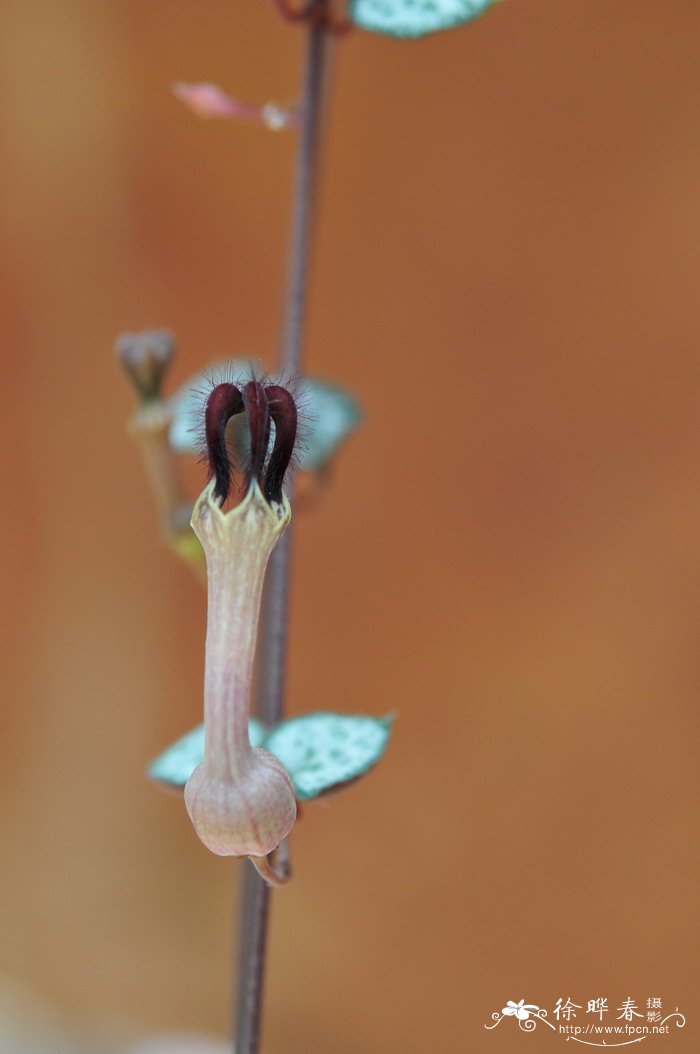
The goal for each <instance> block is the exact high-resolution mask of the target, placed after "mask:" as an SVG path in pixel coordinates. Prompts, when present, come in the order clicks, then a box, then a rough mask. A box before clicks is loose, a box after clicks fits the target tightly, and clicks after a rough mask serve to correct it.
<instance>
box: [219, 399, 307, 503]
mask: <svg viewBox="0 0 700 1054" xmlns="http://www.w3.org/2000/svg"><path fill="white" fill-rule="evenodd" d="M243 412H245V413H246V415H247V419H248V428H249V431H250V462H249V465H248V468H247V473H246V484H249V483H250V482H251V481H253V480H254V481H255V482H256V483H257V484H258V486H259V487H260V489H261V490H262V492H263V494H264V496H265V498H266V499H267V500H268V501H269V502H275V503H279V502H281V500H282V483H283V481H284V476H285V473H286V471H287V469H288V468H289V462H290V461H291V458H292V454H293V452H294V443H295V441H296V434H297V408H296V404H295V402H294V399H293V398H292V396H291V395H290V394H289V392H288V391H287V389H286V388H283V387H282V386H281V385H279V384H268V385H266V386H263V385H262V384H261V383H260V382H259V381H248V383H247V384H245V385H243V387H242V389H239V388H238V387H237V386H236V385H235V384H219V385H217V386H216V388H214V390H213V391H212V393H211V395H210V396H209V399H208V401H207V406H206V410H205V412H204V431H205V439H206V444H207V456H208V459H209V471H210V473H211V476H212V478H213V480H214V488H213V495H214V497H215V498H218V499H219V500H220V501H221V502H224V501H225V500H226V498H227V497H228V495H229V492H230V489H231V462H230V456H229V449H228V444H227V441H226V426H227V425H228V423H229V421H230V420H231V418H232V417H235V416H236V414H240V413H243ZM272 425H274V427H275V441H274V444H273V447H272V452H271V453H270V455H269V457H268V447H269V445H270V431H271V427H272Z"/></svg>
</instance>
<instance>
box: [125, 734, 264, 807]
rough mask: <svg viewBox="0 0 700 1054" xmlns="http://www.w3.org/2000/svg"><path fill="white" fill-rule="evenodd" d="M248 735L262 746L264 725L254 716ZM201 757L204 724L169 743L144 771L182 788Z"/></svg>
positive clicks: (153, 778) (252, 740)
mask: <svg viewBox="0 0 700 1054" xmlns="http://www.w3.org/2000/svg"><path fill="white" fill-rule="evenodd" d="M248 735H249V736H250V742H251V744H252V745H253V746H254V747H259V746H262V743H263V740H264V739H265V726H264V725H263V724H261V723H260V721H256V720H255V718H251V719H250V721H249V722H248ZM203 757H204V725H197V727H196V728H193V729H192V730H191V731H190V732H186V733H185V735H184V736H181V737H180V739H176V740H175V742H174V743H171V744H170V746H169V747H168V748H167V749H166V750H164V751H163V753H162V754H159V755H158V757H157V758H155V760H154V761H152V762H151V763H150V765H149V766H148V769H147V770H146V771H147V772H148V775H149V776H150V777H151V779H152V780H157V781H158V783H166V784H167V785H168V786H170V787H174V788H176V789H177V790H182V788H183V787H184V786H185V784H186V783H187V781H188V779H189V778H190V776H191V775H192V773H193V772H194V770H195V769H196V767H197V765H199V763H200V761H201V760H202V758H203Z"/></svg>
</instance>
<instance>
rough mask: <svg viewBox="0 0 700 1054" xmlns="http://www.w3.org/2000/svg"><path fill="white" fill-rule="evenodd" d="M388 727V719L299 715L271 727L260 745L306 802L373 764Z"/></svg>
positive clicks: (359, 773) (386, 737) (356, 775)
mask: <svg viewBox="0 0 700 1054" xmlns="http://www.w3.org/2000/svg"><path fill="white" fill-rule="evenodd" d="M391 725H392V718H390V717H382V718H376V717H361V716H354V715H353V716H350V715H345V714H329V713H324V712H319V713H313V714H305V715H304V716H303V717H293V718H290V720H288V721H283V722H282V724H280V725H278V726H277V728H274V729H273V730H272V732H270V733H269V735H268V736H267V738H266V740H265V747H266V749H267V750H269V751H270V752H271V753H272V754H275V755H276V756H277V757H278V758H279V759H280V761H281V762H282V764H283V765H284V766H285V768H286V769H287V771H288V772H289V775H290V776H291V777H292V782H293V784H294V790H295V793H296V796H297V798H298V799H299V800H300V801H310V800H311V799H312V798H317V797H318V796H319V795H320V794H323V793H324V792H325V791H329V790H332V789H333V788H334V787H340V786H342V784H344V783H349V782H350V780H354V779H357V777H358V776H361V775H362V774H363V773H364V772H367V770H368V769H370V768H371V767H372V766H373V765H375V764H376V763H377V762H378V761H379V759H380V758H381V756H382V754H383V753H384V751H385V749H386V746H387V743H388V741H389V736H390V735H391Z"/></svg>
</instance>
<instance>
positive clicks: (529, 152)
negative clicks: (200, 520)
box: [0, 0, 700, 1054]
mask: <svg viewBox="0 0 700 1054" xmlns="http://www.w3.org/2000/svg"><path fill="white" fill-rule="evenodd" d="M1 9H2V25H3V32H2V35H1V36H0V51H1V52H2V62H1V67H2V74H1V76H2V100H3V105H2V107H1V110H2V116H1V122H2V123H1V135H0V144H1V145H0V151H1V154H2V165H1V175H0V181H1V184H2V196H3V202H4V207H3V216H2V245H3V248H2V253H1V254H0V269H1V275H0V289H1V291H2V292H1V297H0V317H1V318H2V327H3V340H2V349H3V350H2V355H3V362H4V368H3V372H2V378H3V400H2V403H3V410H2V414H0V428H1V429H2V431H3V452H4V473H3V484H2V486H3V496H4V502H3V509H4V512H3V552H4V559H3V561H2V562H1V564H0V568H1V574H2V585H3V598H4V599H3V604H4V620H3V625H4V631H3V637H2V667H3V679H4V685H3V689H4V690H3V733H2V737H1V739H0V750H1V759H0V761H1V772H2V775H1V777H0V778H1V780H2V798H1V800H0V845H1V846H2V896H1V898H0V934H1V940H0V970H1V971H2V985H1V988H2V1000H1V1001H0V1021H1V1022H2V1029H4V1032H5V1033H6V1034H11V1035H12V1036H13V1037H14V1038H13V1039H8V1038H7V1035H6V1038H5V1039H4V1041H3V1042H4V1048H3V1049H4V1050H7V1051H8V1052H10V1054H16V1052H17V1051H21V1052H22V1054H24V1049H25V1048H24V1047H23V1046H22V1045H21V1044H22V1042H23V1040H21V1039H20V1038H19V1037H20V1034H23V1030H25V1029H26V1028H30V1029H31V1030H33V1032H34V1033H35V1039H36V1035H38V1032H41V1030H42V1029H43V1028H44V1026H45V1025H46V1022H48V1023H49V1024H48V1026H47V1027H48V1031H49V1033H50V1039H49V1040H47V1041H46V1043H45V1045H41V1042H40V1041H39V1040H38V1039H36V1044H37V1045H36V1047H34V1046H32V1047H31V1051H32V1054H34V1050H35V1049H36V1050H39V1049H40V1050H41V1051H42V1052H43V1051H44V1050H49V1051H51V1052H56V1051H59V1050H60V1051H64V1050H70V1051H72V1050H73V1049H74V1045H75V1046H77V1044H79V1043H80V1042H81V1041H82V1043H83V1044H84V1047H82V1048H80V1049H85V1050H90V1051H92V1052H95V1051H100V1052H101V1051H102V1050H103V1049H109V1050H112V1049H116V1046H117V1045H119V1044H122V1043H128V1042H131V1041H133V1040H134V1039H136V1038H138V1037H139V1036H144V1035H148V1034H151V1033H157V1032H162V1031H165V1030H176V1031H177V1030H179V1031H189V1032H198V1033H206V1034H210V1035H213V1036H219V1037H225V1036H226V1034H227V1031H228V1021H229V1004H230V994H231V991H232V967H231V941H232V936H233V934H234V931H235V926H236V923H235V918H234V906H235V889H236V886H237V883H238V880H239V876H240V865H238V864H236V863H234V862H230V861H222V860H220V859H218V858H215V857H213V856H211V855H209V854H208V853H207V852H206V851H205V850H204V848H203V847H202V846H201V845H200V844H199V842H198V841H197V839H196V837H195V836H194V834H193V831H192V829H191V827H190V824H189V822H188V821H187V818H186V816H185V813H184V809H183V807H182V803H181V802H180V801H178V799H177V798H175V797H168V796H167V795H165V794H163V793H161V792H160V791H158V790H157V789H156V788H155V787H153V786H151V785H149V783H148V782H147V781H146V779H145V778H144V776H143V769H144V765H145V764H146V762H147V761H148V760H149V759H150V758H151V756H153V755H154V754H155V753H157V752H158V751H159V750H160V749H162V748H163V747H164V746H165V745H166V744H167V743H169V742H170V741H171V740H172V739H174V738H175V737H177V736H178V735H180V734H181V733H182V732H183V731H185V730H186V729H187V728H189V727H190V726H191V725H193V724H195V723H196V722H197V720H198V719H199V712H200V707H201V679H202V662H203V637H204V616H205V606H204V595H203V592H202V591H201V589H200V587H199V586H198V584H197V583H196V582H195V581H194V580H193V579H191V578H190V577H189V575H188V572H187V570H186V569H184V568H183V567H181V566H180V565H179V564H178V563H177V562H176V561H175V559H174V558H173V557H172V556H171V555H170V554H169V553H168V552H167V551H166V550H165V549H164V548H163V547H162V546H161V543H160V540H159V536H158V530H157V524H156V516H155V512H154V509H153V507H152V503H151V500H150V494H149V492H148V489H147V486H146V483H145V481H144V479H143V477H142V474H141V470H140V464H139V459H138V455H137V452H136V450H135V449H134V448H133V447H132V445H131V444H130V442H129V440H128V437H127V436H126V434H125V430H124V423H125V421H126V419H127V417H128V416H129V414H130V413H131V409H132V399H131V393H130V391H129V390H128V388H127V385H126V383H125V382H124V380H123V378H122V377H121V376H120V375H119V373H118V371H117V368H116V365H115V362H114V360H113V355H112V352H111V345H112V343H113V340H114V338H115V336H116V335H117V334H118V333H119V332H120V331H122V330H124V329H140V328H144V327H150V326H168V327H170V328H171V329H173V330H174V331H175V332H176V334H177V335H178V338H179V343H180V349H181V350H180V355H179V358H178V360H177V363H176V365H175V368H174V371H173V382H174V383H176V382H179V381H181V380H183V379H184V378H185V377H186V376H187V375H188V374H190V373H191V372H193V371H194V370H196V369H198V368H201V367H202V366H204V365H205V364H206V363H207V362H208V361H210V360H212V359H214V358H220V357H222V356H223V357H225V356H227V355H232V356H239V355H245V354H254V355H259V356H261V357H262V358H263V360H264V361H265V362H266V363H267V364H268V365H269V366H272V365H273V364H274V358H275V350H276V343H277V329H278V323H279V315H280V311H279V305H280V301H281V296H282V286H283V279H284V270H285V254H286V248H285V247H286V236H287V228H288V220H289V202H290V178H291V173H292V162H293V148H294V139H293V135H292V134H279V135H275V134H272V133H269V132H267V131H265V130H262V129H257V128H251V127H244V126H236V125H231V124H226V123H215V122H202V121H199V120H198V119H197V118H195V117H194V116H192V115H191V114H190V113H188V112H186V111H185V109H184V108H183V107H182V106H181V105H180V104H179V103H178V102H177V101H176V100H175V99H173V97H172V96H171V94H170V91H169V85H170V83H171V82H173V81H175V80H190V81H197V80H211V81H214V82H216V83H218V84H220V85H221V86H222V87H223V88H224V89H225V90H227V91H229V92H230V93H231V94H233V95H236V96H238V97H241V98H245V99H248V100H250V101H253V102H257V103H262V102H265V101H266V100H268V99H276V100H278V101H286V100H289V99H293V98H294V97H295V95H296V92H297V87H296V86H297V76H298V69H299V60H300V45H301V38H300V35H299V33H298V31H297V30H295V29H294V28H291V27H289V26H287V25H284V24H283V23H281V22H280V21H279V20H278V18H277V16H276V14H275V12H274V9H273V5H272V4H271V3H269V2H258V3H255V4H253V3H241V2H240V0H239V2H238V3H230V2H224V0H210V2H209V3H206V4H201V3H176V4H173V3H165V2H164V0H149V2H148V3H146V4H144V3H136V2H134V0H103V2H101V3H99V4H95V3H92V2H90V0H54V2H53V3H51V4H35V3H26V2H21V0H3V2H2V5H1ZM334 59H335V61H334V76H333V84H332V105H331V110H330V115H329V124H328V136H327V142H326V149H325V154H324V169H323V178H322V188H321V190H322V193H321V201H320V210H319V226H318V238H317V244H316V254H315V261H314V271H313V287H312V292H311V298H310V305H309V308H310V315H309V331H308V351H307V365H308V369H309V371H310V372H313V373H315V374H319V375H322V376H325V377H328V378H331V379H335V380H338V381H342V382H343V383H345V384H346V385H347V386H348V387H350V388H351V389H352V390H353V391H354V392H355V393H356V394H357V395H358V396H359V397H360V398H361V399H362V401H363V402H364V404H365V407H366V413H367V417H366V424H365V426H364V428H363V430H362V431H361V432H360V433H358V434H357V436H356V437H355V438H353V439H352V440H351V441H350V442H349V443H348V445H347V447H346V448H345V449H344V451H343V452H342V453H341V455H340V457H339V459H338V462H337V464H336V470H335V474H334V480H333V484H332V486H331V488H330V489H329V490H328V492H327V493H326V494H325V496H324V498H323V500H322V502H320V503H319V504H318V506H317V507H316V508H315V509H314V510H313V512H309V513H307V514H300V515H299V516H298V517H297V520H296V523H297V531H296V556H295V566H294V596H293V625H292V631H291V667H290V708H291V711H292V712H294V713H300V712H304V711H306V710H310V709H314V708H333V709H336V710H340V711H345V712H350V713H351V712H355V711H366V712H370V713H375V714H382V713H385V712H387V711H389V710H397V711H398V712H399V715H400V716H399V720H398V722H397V724H396V727H395V738H394V741H393V743H392V746H391V748H390V751H389V753H388V755H387V757H386V759H385V760H384V761H383V763H382V764H381V766H380V767H379V768H378V769H377V770H376V771H375V772H374V773H373V774H372V775H371V776H369V777H367V779H366V780H364V781H362V782H360V783H359V784H358V785H356V786H355V787H353V789H352V790H351V791H348V792H347V794H346V795H344V796H339V797H337V798H335V799H334V800H332V801H330V802H328V803H327V804H325V805H320V804H319V805H315V806H310V807H308V808H307V809H306V810H305V815H304V819H303V822H302V823H300V824H299V826H298V828H297V831H296V833H295V835H294V839H293V844H292V850H293V855H294V863H295V869H296V875H295V878H294V881H293V882H292V884H291V885H290V886H289V887H288V889H287V890H285V891H284V892H283V893H280V894H278V895H276V896H275V902H274V914H273V924H272V938H271V945H270V960H269V972H268V985H267V1009H266V1030H265V1040H266V1042H265V1050H266V1051H269V1054H282V1052H284V1054H307V1052H308V1051H309V1050H321V1051H324V1052H326V1054H360V1052H362V1054H364V1052H372V1054H399V1052H401V1054H404V1052H406V1051H421V1052H422V1051H430V1052H433V1051H441V1052H442V1051H444V1052H449V1054H452V1052H455V1054H457V1052H463V1051H469V1052H477V1054H482V1052H483V1054H499V1052H503V1051H511V1050H512V1051H516V1050H519V1049H520V1047H521V1046H522V1047H523V1048H524V1047H525V1046H527V1047H528V1049H530V1050H533V1051H539V1050H542V1051H548V1050H550V1049H551V1050H555V1049H557V1047H559V1048H561V1045H562V1044H563V1043H564V1038H563V1037H557V1036H555V1035H554V1034H552V1033H551V1032H549V1030H547V1029H545V1028H544V1027H541V1028H540V1029H539V1030H538V1032H537V1034H536V1035H531V1036H529V1037H526V1036H523V1035H521V1034H519V1033H517V1029H516V1025H515V1022H514V1021H512V1020H510V1021H508V1020H506V1021H503V1022H502V1024H501V1025H500V1026H499V1027H498V1028H497V1029H496V1030H495V1031H494V1032H486V1031H485V1030H484V1028H483V1026H484V1024H485V1023H486V1022H488V1021H489V1020H490V1016H491V1014H492V1012H493V1011H495V1010H499V1009H500V1008H501V1007H502V1006H504V1005H505V1001H506V1000H507V999H513V1000H518V999H521V998H525V999H526V1001H528V1002H533V1003H536V1004H538V1005H540V1006H544V1007H546V1008H548V1009H549V1012H550V1015H551V1011H552V1008H553V1007H554V1004H555V1002H556V1000H557V998H558V997H560V996H561V997H562V998H563V999H566V998H567V997H568V996H570V997H571V998H572V1000H573V1001H574V1002H575V1003H578V1004H583V1005H584V1009H585V1003H586V1001H587V1000H588V999H591V998H595V997H597V996H603V997H607V998H608V1001H609V1005H610V1006H611V1007H612V1008H613V1012H612V1014H611V1015H610V1016H611V1017H616V1016H617V1013H616V1011H615V1009H614V1008H615V1007H618V1006H619V1005H620V1004H621V1002H622V1000H623V999H625V998H627V997H628V996H631V997H632V998H633V999H635V1000H636V1002H637V1004H638V1005H639V1006H640V1008H641V1009H642V1010H643V1011H645V1002H646V999H647V998H648V997H661V998H662V999H663V1004H664V1008H665V1010H672V1009H674V1008H675V1007H676V1006H678V1007H679V1008H680V1009H681V1010H682V1011H683V1012H684V1013H685V1014H686V1015H687V1019H688V1023H687V1026H686V1028H685V1030H684V1031H683V1032H681V1031H678V1030H676V1034H674V1035H671V1036H668V1037H660V1038H656V1039H654V1040H649V1041H648V1042H649V1043H650V1044H651V1043H654V1044H655V1047H654V1049H657V1047H658V1049H662V1045H663V1049H664V1050H665V1049H668V1050H669V1051H670V1050H672V1049H673V1050H677V1051H693V1050H697V1049H698V1043H700V1032H699V1031H698V1030H699V1029H700V1001H699V1000H698V994H697V993H698V980H699V978H698V974H697V961H698V957H697V956H698V946H697V944H698V942H697V932H698V893H697V868H698V850H697V843H698V837H697V835H698V797H699V791H700V788H699V786H698V778H697V769H698V765H697V758H698V739H699V737H700V720H699V718H698V696H699V693H700V666H699V663H698V645H699V643H700V485H699V482H700V422H699V415H698V406H699V404H700V357H699V354H698V352H699V350H700V349H699V344H698V337H699V333H698V322H699V321H700V318H699V315H700V312H699V310H698V301H699V297H698V286H699V284H700V254H699V250H698V246H699V245H700V196H699V195H698V187H699V186H700V142H699V140H698V128H699V126H700V6H699V5H698V4H697V3H696V0H667V2H666V3H664V4H662V5H660V4H659V3H658V0H565V2H564V0H508V2H506V3H503V4H499V5H497V7H496V8H495V9H494V10H493V11H492V12H491V13H490V14H489V15H488V16H486V17H484V18H483V19H481V20H479V21H478V22H477V23H475V24H473V25H472V26H470V27H465V28H463V29H461V30H459V31H455V32H452V33H445V34H440V35H436V36H434V37H432V38H430V39H428V40H425V41H423V42H420V43H396V42H392V41H390V40H386V39H382V38H380V37H373V36H371V35H366V34H362V33H359V32H357V33H355V34H353V35H351V36H350V37H348V38H346V39H345V40H344V41H343V42H342V44H341V45H340V46H338V47H337V48H336V53H335V56H334ZM190 475H191V480H192V484H193V486H194V487H196V485H197V483H196V480H197V479H198V473H197V472H192V473H191V474H190ZM581 1014H583V1011H579V1015H581ZM585 1020H587V1021H590V1017H588V1018H587V1019H585ZM27 1049H30V1048H29V1047H27ZM119 1049H120V1050H121V1049H122V1047H121V1046H119Z"/></svg>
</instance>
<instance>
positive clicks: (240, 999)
mask: <svg viewBox="0 0 700 1054" xmlns="http://www.w3.org/2000/svg"><path fill="white" fill-rule="evenodd" d="M329 9H330V3H329V0H312V2H311V3H310V4H309V5H308V7H307V8H306V9H305V10H306V14H307V20H306V22H305V32H306V35H307V40H306V56H305V60H304V72H303V86H302V93H301V106H300V118H301V125H300V131H299V146H298V152H297V161H296V175H295V187H294V202H293V212H292V232H291V241H290V254H289V270H288V276H287V289H286V296H285V303H284V317H283V327H282V340H281V348H280V363H279V369H280V373H281V374H282V376H283V377H285V378H290V377H292V376H298V375H299V374H300V373H301V367H302V352H303V345H304V331H305V315H306V293H307V286H308V272H309V247H310V235H311V223H312V213H313V207H314V201H315V186H316V176H317V168H318V165H317V160H318V146H319V138H320V131H321V122H322V110H323V87H324V81H325V71H326V62H325V60H326V50H327V43H328V36H329V19H328V12H329ZM287 489H288V491H289V490H290V489H291V483H290V485H289V486H288V488H287ZM290 496H291V495H290ZM291 540H292V537H291V529H288V530H287V532H286V533H285V535H284V537H283V538H282V540H281V542H280V544H279V545H278V546H277V548H276V549H275V551H274V552H273V554H272V557H271V559H270V564H269V569H268V575H267V586H266V595H265V601H264V607H263V614H262V620H261V626H260V646H259V673H258V689H257V713H258V716H259V717H260V719H261V720H262V721H263V723H264V724H266V725H268V726H269V725H275V724H278V723H279V721H281V720H282V718H283V716H284V703H285V683H286V662H287V654H286V653H287V615H288V604H289V578H290V567H291ZM286 853H287V848H286V846H285V845H284V844H283V845H282V847H281V850H280V855H281V856H282V857H283V858H284V859H285V860H286ZM269 905H270V887H269V886H268V885H267V884H266V883H265V882H264V881H263V879H261V878H260V875H259V874H258V873H257V871H256V870H255V869H254V867H253V866H252V864H250V863H247V864H246V869H245V877H244V883H243V907H242V917H241V937H240V947H239V962H238V994H237V1014H236V1041H235V1054H258V1052H259V1049H260V1026H261V1019H262V999H263V986H264V976H265V948H266V940H267V923H268V915H269Z"/></svg>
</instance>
